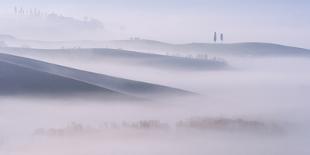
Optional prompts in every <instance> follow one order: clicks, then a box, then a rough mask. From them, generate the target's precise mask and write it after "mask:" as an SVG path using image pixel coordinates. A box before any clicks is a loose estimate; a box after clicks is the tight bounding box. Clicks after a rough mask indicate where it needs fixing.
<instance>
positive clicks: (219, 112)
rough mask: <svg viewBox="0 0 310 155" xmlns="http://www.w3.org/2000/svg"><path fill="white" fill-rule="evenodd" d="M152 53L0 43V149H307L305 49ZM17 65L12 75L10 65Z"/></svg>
mask: <svg viewBox="0 0 310 155" xmlns="http://www.w3.org/2000/svg"><path fill="white" fill-rule="evenodd" d="M217 46H225V44H223V45H217ZM256 46H259V45H256ZM261 46H263V45H261ZM275 46H276V45H275ZM240 48H241V47H240ZM234 50H238V49H234ZM294 50H295V51H294ZM150 51H152V50H149V51H145V52H143V53H140V52H135V51H132V50H130V51H127V50H120V49H118V50H113V49H106V48H105V49H100V48H97V49H90V48H87V49H82V48H81V49H50V50H44V49H30V48H16V47H14V48H11V47H4V48H2V49H1V52H2V53H4V54H2V55H1V56H0V61H1V63H2V65H1V79H2V84H1V85H2V86H4V85H5V84H6V85H7V86H6V87H7V88H6V89H4V88H3V87H2V89H1V91H0V92H1V111H0V115H1V119H0V124H1V134H0V138H1V141H0V142H1V143H0V152H1V153H3V154H12V155H21V154H22V155H24V154H29V155H30V154H31V155H37V154H38V155H39V154H102V153H106V154H131V153H134V154H208V153H211V154H292V153H298V154H307V152H308V151H309V150H308V149H307V146H306V144H307V143H308V142H309V140H308V138H307V137H309V136H310V135H309V134H308V132H307V130H308V129H309V126H308V124H309V121H310V120H309V119H308V117H309V114H308V113H309V110H308V109H309V105H308V101H309V95H308V92H309V91H310V80H309V79H310V73H309V72H307V71H308V66H309V65H310V59H309V57H308V56H304V53H305V54H308V53H307V52H309V51H308V50H302V51H303V53H301V54H300V55H298V52H299V51H300V49H297V48H296V49H295V48H292V51H291V52H292V53H294V54H295V55H290V54H287V53H289V52H286V53H285V54H283V55H281V50H279V51H273V52H274V53H276V54H275V55H270V56H269V55H267V56H266V55H264V56H260V55H255V54H254V55H250V54H246V55H244V54H240V55H237V54H235V55H234V54H226V53H221V54H219V55H216V52H217V51H212V52H210V53H215V54H214V57H215V58H214V57H211V56H204V55H208V54H209V53H208V47H206V48H205V50H200V51H195V50H192V51H194V52H193V53H191V56H186V51H184V53H183V55H184V56H182V55H181V54H182V53H180V52H179V53H178V52H176V51H174V50H170V49H162V53H156V52H150ZM202 52H205V53H202ZM251 52H253V51H251ZM165 53H170V54H165ZM296 53H297V54H296ZM309 53H310V52H309ZM188 55H189V54H188ZM210 55H212V54H210ZM4 64H5V65H6V66H4ZM10 66H12V68H11V71H6V70H7V69H8V67H10ZM16 67H19V68H18V70H19V71H17V73H18V74H17V73H11V72H13V71H12V70H13V69H15V68H16ZM5 68H6V69H5ZM16 69H17V68H16ZM30 71H32V72H30ZM24 72H25V73H27V74H24ZM28 72H29V73H28ZM43 73H45V74H47V75H45V74H44V76H43V75H41V74H43ZM5 74H7V76H8V77H6V76H5ZM11 74H12V75H11ZM28 74H30V75H31V76H30V75H28ZM12 76H14V77H15V78H12ZM16 76H17V77H18V78H17V77H16ZM33 76H36V77H33ZM46 76H47V77H48V76H57V77H58V78H51V79H50V78H47V77H46ZM33 78H34V80H33ZM62 78H65V79H62ZM21 79H23V80H21ZM14 80H15V81H14ZM73 80H74V81H75V82H76V83H75V82H74V81H73ZM131 80H134V81H131ZM23 82H26V83H29V82H30V83H31V84H32V85H30V86H28V85H23V84H22V83H23ZM78 82H80V83H78ZM20 83H21V84H20ZM58 83H63V84H58ZM120 83H123V84H120ZM9 84H10V85H11V86H9ZM14 85H16V87H13V86H14ZM36 85H40V86H42V87H39V86H38V87H37V90H35V88H36ZM21 87H22V88H21ZM9 88H10V89H9ZM43 88H45V89H43ZM4 90H7V92H6V91H4ZM9 90H10V91H9Z"/></svg>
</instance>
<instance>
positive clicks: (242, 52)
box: [0, 37, 310, 57]
mask: <svg viewBox="0 0 310 155" xmlns="http://www.w3.org/2000/svg"><path fill="white" fill-rule="evenodd" d="M0 41H1V37H0ZM2 41H5V42H6V43H7V44H8V45H9V46H10V45H12V46H15V47H31V48H40V49H63V48H64V49H66V48H67V49H72V48H109V49H123V50H129V51H138V52H144V53H153V54H154V53H156V54H162V55H164V54H167V53H168V54H183V55H189V54H193V55H197V54H208V55H210V56H212V57H225V56H237V57H240V56H253V57H283V56H285V57H286V56H297V57H310V50H309V49H304V48H298V47H291V46H285V45H279V44H272V43H258V42H248V43H231V44H225V43H223V44H221V43H218V44H214V43H190V44H169V43H164V42H159V41H154V40H144V39H140V40H139V39H136V40H114V41H91V40H81V41H57V42H50V41H35V40H21V39H15V40H12V39H11V40H10V39H2Z"/></svg>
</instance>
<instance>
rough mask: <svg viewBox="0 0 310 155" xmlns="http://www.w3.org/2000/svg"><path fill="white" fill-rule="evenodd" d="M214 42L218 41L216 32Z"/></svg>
mask: <svg viewBox="0 0 310 155" xmlns="http://www.w3.org/2000/svg"><path fill="white" fill-rule="evenodd" d="M213 40H214V42H215V43H216V41H217V33H216V32H214V38H213Z"/></svg>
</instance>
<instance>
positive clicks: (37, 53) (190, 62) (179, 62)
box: [0, 48, 228, 70]
mask: <svg viewBox="0 0 310 155" xmlns="http://www.w3.org/2000/svg"><path fill="white" fill-rule="evenodd" d="M0 51H2V52H5V53H9V54H14V55H19V56H24V57H29V58H34V59H42V58H46V57H53V58H62V59H64V58H68V59H70V58H72V57H74V58H78V59H80V60H85V61H90V60H91V61H101V62H106V63H110V64H113V63H121V64H126V65H138V66H141V65H142V66H147V67H153V68H160V69H173V70H175V69H177V70H223V69H227V68H228V65H227V64H226V63H225V62H224V61H219V60H213V59H209V58H205V57H204V55H201V57H200V58H186V57H180V56H179V57H178V56H168V55H158V54H150V53H140V52H134V51H126V50H116V49H73V50H64V49H61V50H44V49H24V48H22V49H21V48H2V49H0Z"/></svg>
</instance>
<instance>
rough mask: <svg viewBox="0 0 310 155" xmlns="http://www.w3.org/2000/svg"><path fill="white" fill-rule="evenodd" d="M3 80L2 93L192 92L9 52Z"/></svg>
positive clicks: (1, 59)
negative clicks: (92, 71) (87, 70)
mask: <svg viewBox="0 0 310 155" xmlns="http://www.w3.org/2000/svg"><path fill="white" fill-rule="evenodd" d="M0 83H1V89H0V93H1V94H2V95H7V94H28V93H38V94H42V93H43V94H66V93H85V92H87V93H88V92H91V93H100V94H103V95H116V96H123V97H127V96H132V97H140V98H151V97H155V96H160V95H185V94H188V95H190V94H193V93H190V92H188V91H184V90H180V89H175V88H170V87H166V86H161V85H156V84H151V83H146V82H139V81H133V80H128V79H122V78H117V77H112V76H108V75H103V74H96V73H91V72H86V71H82V70H78V69H73V68H68V67H64V66H60V65H56V64H50V63H46V62H42V61H37V60H34V59H29V58H23V57H19V56H13V55H8V54H0Z"/></svg>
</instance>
